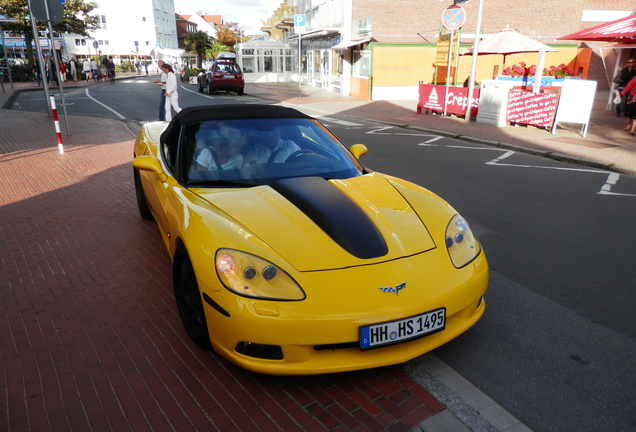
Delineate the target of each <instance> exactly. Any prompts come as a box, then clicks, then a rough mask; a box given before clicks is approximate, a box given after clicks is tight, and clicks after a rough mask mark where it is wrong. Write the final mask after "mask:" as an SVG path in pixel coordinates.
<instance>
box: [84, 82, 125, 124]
mask: <svg viewBox="0 0 636 432" xmlns="http://www.w3.org/2000/svg"><path fill="white" fill-rule="evenodd" d="M86 96H88V98H89V99H91V100H92V101H93V102H96V103H98V104H99V105H101V106H103V107H104V108H106V109H107V110H108V111H110V112H112V113H113V114H115V115H116V116H117V117H119V119H120V120H126V117H124V116H123V115H121V114H119V113H118V112H117V111H115V110H114V109H112V108H111V107H109V106H108V105H105V104H103V103H101V102H100V101H98V100H97V99H95V98H94V97H93V96H91V94H90V93H89V92H88V89H86Z"/></svg>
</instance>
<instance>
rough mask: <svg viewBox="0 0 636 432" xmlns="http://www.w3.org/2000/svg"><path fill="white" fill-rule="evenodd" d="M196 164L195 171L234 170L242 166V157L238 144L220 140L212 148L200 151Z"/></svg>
mask: <svg viewBox="0 0 636 432" xmlns="http://www.w3.org/2000/svg"><path fill="white" fill-rule="evenodd" d="M196 162H197V171H217V170H227V169H236V168H241V167H242V166H243V155H242V154H241V152H240V148H239V146H238V144H236V143H230V142H229V141H228V140H225V139H221V140H220V141H219V142H218V143H216V145H214V147H207V148H204V149H203V150H201V153H199V156H198V157H197V160H196Z"/></svg>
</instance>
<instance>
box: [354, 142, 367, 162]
mask: <svg viewBox="0 0 636 432" xmlns="http://www.w3.org/2000/svg"><path fill="white" fill-rule="evenodd" d="M349 151H351V153H353V155H354V156H355V158H356V159H358V160H360V158H361V157H362V156H364V155H365V154H366V153H367V151H369V149H367V146H365V145H364V144H354V145H352V146H351V148H350V149H349Z"/></svg>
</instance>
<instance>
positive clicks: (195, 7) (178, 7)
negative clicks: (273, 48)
mask: <svg viewBox="0 0 636 432" xmlns="http://www.w3.org/2000/svg"><path fill="white" fill-rule="evenodd" d="M283 2H284V0H174V8H175V11H176V12H177V13H181V14H184V15H192V14H195V13H197V12H199V11H200V10H204V11H205V13H206V15H221V16H222V17H223V21H224V22H226V23H228V22H238V23H239V24H240V26H241V27H242V28H243V29H244V30H245V34H248V35H250V34H261V33H262V32H261V27H262V26H263V24H262V22H261V20H264V19H267V18H269V16H270V15H271V14H272V12H274V11H275V10H276V9H278V8H279V7H280V5H281V3H283Z"/></svg>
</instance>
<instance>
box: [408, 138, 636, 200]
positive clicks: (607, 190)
mask: <svg viewBox="0 0 636 432" xmlns="http://www.w3.org/2000/svg"><path fill="white" fill-rule="evenodd" d="M441 138H442V137H441V136H440V137H437V138H434V139H431V140H428V141H426V142H423V143H419V144H418V146H429V147H442V146H438V145H435V144H431V143H433V142H435V141H437V140H439V139H441ZM444 147H449V148H458V149H466V150H486V151H503V150H501V149H498V148H494V147H473V146H464V145H447V146H444ZM516 153H517V152H515V151H513V150H509V151H505V153H504V154H502V155H501V156H499V157H497V158H495V159H493V160H490V161H488V162H486V165H491V166H507V167H517V168H538V169H548V170H557V171H575V172H588V173H593V174H597V173H598V174H608V177H607V181H606V182H605V184H604V185H603V186H602V187H601V190H600V191H599V192H597V194H599V195H613V196H636V194H627V193H617V192H612V187H613V186H614V185H616V183H618V180H619V179H620V174H618V173H613V172H610V171H607V170H601V169H594V168H567V167H549V166H542V165H522V164H512V163H504V162H503V161H504V160H506V159H508V158H509V157H511V156H513V155H514V154H516Z"/></svg>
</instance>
